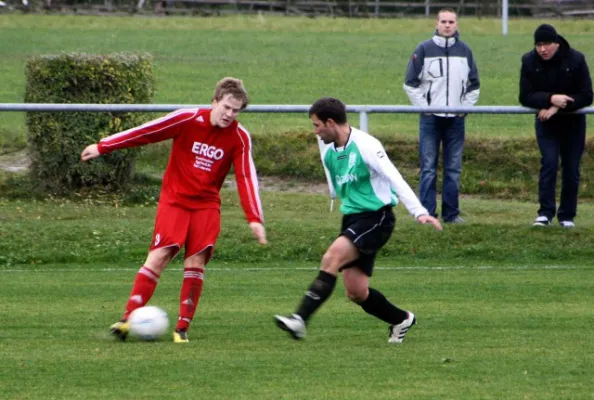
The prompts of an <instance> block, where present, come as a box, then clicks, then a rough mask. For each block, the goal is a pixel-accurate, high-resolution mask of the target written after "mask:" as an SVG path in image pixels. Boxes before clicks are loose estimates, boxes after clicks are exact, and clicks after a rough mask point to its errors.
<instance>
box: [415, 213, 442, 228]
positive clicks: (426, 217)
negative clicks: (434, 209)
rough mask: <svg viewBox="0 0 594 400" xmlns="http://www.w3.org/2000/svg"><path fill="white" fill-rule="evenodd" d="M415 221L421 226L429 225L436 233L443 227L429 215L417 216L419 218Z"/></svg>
mask: <svg viewBox="0 0 594 400" xmlns="http://www.w3.org/2000/svg"><path fill="white" fill-rule="evenodd" d="M417 221H419V223H420V224H423V225H425V224H431V225H433V226H434V227H435V229H436V230H438V231H441V230H443V227H442V226H441V224H440V223H439V220H438V219H437V218H435V217H432V216H431V215H419V217H418V218H417Z"/></svg>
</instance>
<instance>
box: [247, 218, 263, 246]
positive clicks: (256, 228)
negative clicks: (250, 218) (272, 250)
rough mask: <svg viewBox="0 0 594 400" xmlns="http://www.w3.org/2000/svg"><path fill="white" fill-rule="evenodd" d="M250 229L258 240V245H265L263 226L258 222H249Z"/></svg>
mask: <svg viewBox="0 0 594 400" xmlns="http://www.w3.org/2000/svg"><path fill="white" fill-rule="evenodd" d="M249 225H250V229H251V230H252V233H253V234H254V236H255V237H256V238H257V239H258V242H260V244H267V243H268V241H267V240H266V229H264V225H262V224H261V223H259V222H250V224H249Z"/></svg>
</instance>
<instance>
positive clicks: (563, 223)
mask: <svg viewBox="0 0 594 400" xmlns="http://www.w3.org/2000/svg"><path fill="white" fill-rule="evenodd" d="M559 225H561V227H562V228H575V224H574V223H573V221H559Z"/></svg>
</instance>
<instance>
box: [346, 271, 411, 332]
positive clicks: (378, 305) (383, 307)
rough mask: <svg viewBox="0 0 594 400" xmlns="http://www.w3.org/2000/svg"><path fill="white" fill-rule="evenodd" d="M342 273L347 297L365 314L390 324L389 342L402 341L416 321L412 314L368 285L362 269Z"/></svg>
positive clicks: (365, 274) (367, 278)
mask: <svg viewBox="0 0 594 400" xmlns="http://www.w3.org/2000/svg"><path fill="white" fill-rule="evenodd" d="M342 275H343V281H344V287H345V291H346V295H347V297H348V298H349V299H350V300H351V301H353V302H355V303H357V304H359V305H360V306H361V308H362V309H363V311H365V312H366V313H367V314H369V315H373V316H374V317H376V318H379V319H381V320H382V321H384V322H387V323H388V324H390V328H389V329H390V332H389V338H388V341H389V342H390V343H402V340H403V339H404V335H405V334H406V332H407V331H408V329H409V328H410V327H411V326H412V325H414V324H415V322H416V321H415V316H414V314H413V313H411V312H408V311H405V310H402V309H400V308H398V307H396V306H395V305H394V304H392V303H391V302H390V301H388V299H386V297H385V296H384V295H383V294H382V293H381V292H380V291H379V290H376V289H374V288H371V287H369V277H368V275H367V273H366V272H364V271H363V270H362V269H360V268H357V267H353V268H349V269H345V270H344V271H343V273H342Z"/></svg>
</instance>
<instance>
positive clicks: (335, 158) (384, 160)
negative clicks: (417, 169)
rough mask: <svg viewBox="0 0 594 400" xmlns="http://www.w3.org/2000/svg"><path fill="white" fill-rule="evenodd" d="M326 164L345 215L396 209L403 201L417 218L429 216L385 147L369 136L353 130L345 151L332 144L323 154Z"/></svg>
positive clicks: (341, 209) (326, 170) (332, 185)
mask: <svg viewBox="0 0 594 400" xmlns="http://www.w3.org/2000/svg"><path fill="white" fill-rule="evenodd" d="M318 140H319V139H318ZM322 163H323V164H324V169H325V172H326V176H327V177H328V182H329V185H330V191H331V192H332V193H331V194H332V195H334V193H335V194H336V195H337V196H338V198H339V199H340V202H341V206H340V211H341V212H342V213H343V214H356V213H361V212H366V211H377V210H379V209H380V208H382V207H384V206H387V205H392V206H395V205H396V204H398V200H399V199H400V201H402V203H403V204H404V206H405V207H406V209H407V210H408V212H410V213H411V214H412V215H413V216H414V217H415V218H417V217H418V216H419V215H423V214H429V213H428V212H427V210H426V209H425V208H424V207H423V206H422V205H421V202H420V201H419V199H418V198H417V196H416V195H415V193H414V192H413V191H412V189H411V188H410V186H409V185H408V183H406V181H405V180H404V179H403V178H402V175H400V172H398V170H397V169H396V167H395V166H394V164H392V162H391V161H390V159H389V158H388V156H387V154H386V152H385V150H384V146H382V144H381V143H380V141H379V140H377V139H376V138H374V137H373V136H371V135H370V134H368V133H365V132H363V131H360V130H359V129H356V128H353V127H351V134H350V136H349V139H348V142H347V143H346V145H345V146H344V147H341V148H336V147H335V146H334V143H331V144H329V145H327V146H326V147H325V148H324V149H323V150H322ZM333 197H334V196H333Z"/></svg>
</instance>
